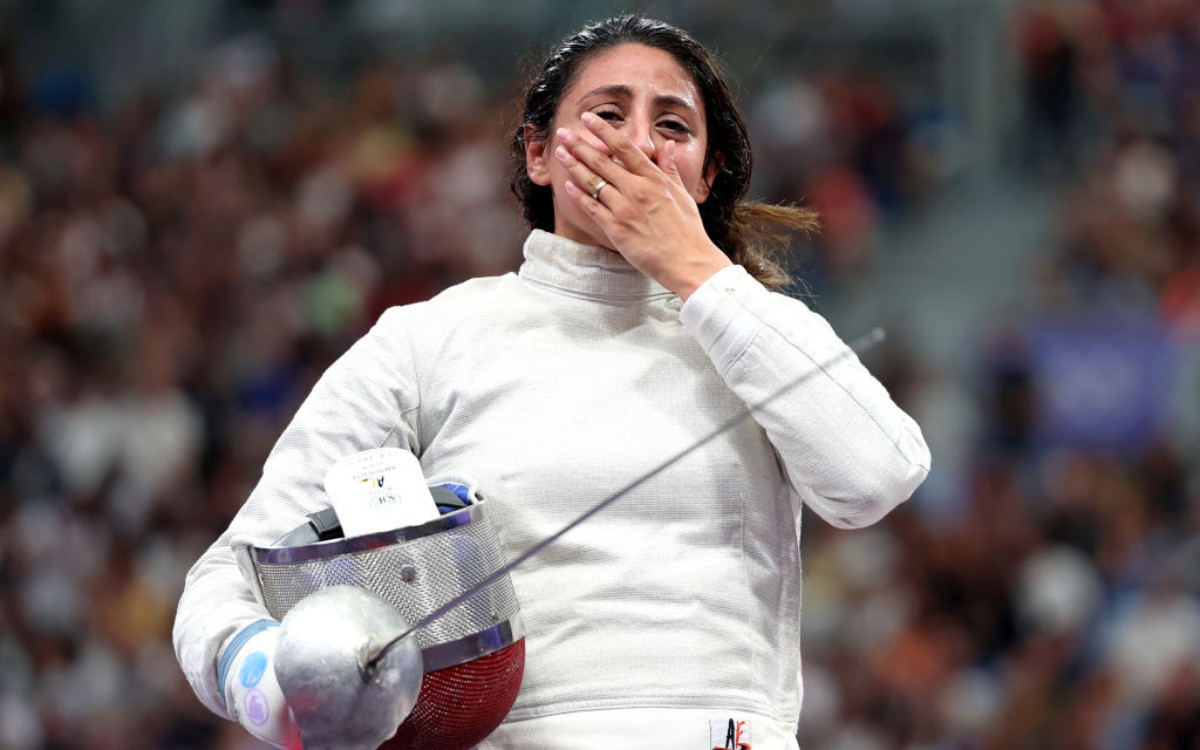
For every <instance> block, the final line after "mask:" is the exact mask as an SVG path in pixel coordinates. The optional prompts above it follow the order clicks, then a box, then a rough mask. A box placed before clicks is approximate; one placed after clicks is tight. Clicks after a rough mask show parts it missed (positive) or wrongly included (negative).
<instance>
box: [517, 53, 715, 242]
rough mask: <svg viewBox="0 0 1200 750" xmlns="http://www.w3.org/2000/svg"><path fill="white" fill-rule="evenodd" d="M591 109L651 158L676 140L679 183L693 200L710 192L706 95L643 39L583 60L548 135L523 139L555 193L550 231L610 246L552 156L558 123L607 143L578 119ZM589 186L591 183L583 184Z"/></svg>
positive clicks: (533, 165)
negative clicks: (570, 192) (570, 191)
mask: <svg viewBox="0 0 1200 750" xmlns="http://www.w3.org/2000/svg"><path fill="white" fill-rule="evenodd" d="M584 112H593V113H595V114H596V115H597V116H599V117H600V118H602V119H604V120H606V121H608V123H609V124H611V125H612V126H613V127H615V128H617V129H618V130H619V131H620V132H621V133H622V134H624V135H625V136H626V137H628V138H629V139H630V140H632V141H633V142H634V143H635V144H637V146H638V147H639V148H641V149H642V151H643V152H645V154H646V155H647V156H649V157H650V158H651V159H652V160H653V161H654V163H656V164H658V166H659V167H660V168H665V163H664V162H663V153H664V152H663V144H665V143H666V142H667V141H668V140H671V141H675V165H676V168H677V169H678V170H679V176H680V178H681V179H682V180H683V184H684V187H686V188H687V190H688V192H690V193H691V194H692V197H693V198H695V199H696V202H697V203H703V202H704V201H705V199H706V198H708V193H709V187H710V185H711V184H712V179H713V177H715V175H716V171H717V167H716V165H715V164H708V165H706V164H705V154H706V153H707V149H708V133H707V129H706V125H705V123H706V120H705V112H704V101H703V98H702V97H701V95H700V91H699V89H698V88H697V87H696V84H695V83H694V82H693V81H692V78H691V76H689V75H688V74H687V72H686V71H685V70H684V69H683V68H682V67H681V66H680V65H679V63H677V62H676V61H675V58H674V57H672V56H671V54H670V53H668V52H664V51H663V50H660V49H657V48H655V47H647V46H645V45H641V44H622V45H620V46H617V47H613V48H612V49H608V50H605V51H604V52H601V53H599V54H597V55H596V56H595V57H593V58H591V59H590V60H588V61H587V62H585V63H583V66H582V68H581V69H580V70H579V72H578V74H577V75H576V77H575V81H574V83H572V84H571V86H570V87H569V88H568V89H567V91H566V93H565V94H563V98H562V101H561V102H560V103H559V105H558V111H557V112H556V113H555V116H554V122H553V123H552V124H551V127H550V129H549V132H548V133H546V137H545V138H544V139H541V140H537V139H526V146H525V163H526V169H527V170H528V171H529V177H530V179H532V180H533V182H534V183H535V184H537V185H542V186H546V185H549V186H550V188H551V190H552V191H553V194H554V233H555V234H558V235H561V236H563V237H566V238H568V239H572V240H575V241H577V242H583V243H586V244H589V245H607V244H608V241H607V240H606V239H605V235H604V232H603V231H601V229H600V227H599V226H597V225H596V223H595V222H594V221H593V220H592V219H591V217H589V216H587V215H586V214H585V213H584V212H583V210H582V209H581V208H580V207H579V205H578V204H577V203H576V202H575V201H574V200H573V199H572V198H571V197H570V196H569V195H567V193H566V190H565V189H564V187H563V185H564V183H566V181H567V169H566V167H565V166H564V165H563V163H562V162H561V161H559V160H558V159H557V158H556V157H555V156H554V150H555V148H556V147H557V146H558V144H559V139H558V137H557V136H556V135H555V132H556V131H557V130H558V128H566V129H568V130H571V131H573V132H575V133H577V134H578V135H579V137H580V138H583V139H585V140H587V141H588V142H589V143H591V144H592V145H594V146H596V147H597V148H600V149H602V150H604V149H605V146H604V145H603V144H602V143H601V142H600V139H599V138H597V137H596V136H595V135H593V134H592V132H591V131H589V130H588V129H587V128H586V127H585V126H584V124H583V122H582V121H581V120H580V117H581V116H582V115H583V113H584ZM579 187H580V188H582V189H583V190H585V191H586V190H588V189H589V188H590V186H589V185H580V186H579Z"/></svg>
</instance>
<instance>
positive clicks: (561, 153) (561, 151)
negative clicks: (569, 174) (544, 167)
mask: <svg viewBox="0 0 1200 750" xmlns="http://www.w3.org/2000/svg"><path fill="white" fill-rule="evenodd" d="M554 155H555V156H557V157H558V158H559V159H561V160H563V161H566V160H567V159H570V158H571V154H570V152H568V151H567V150H566V149H565V148H563V147H562V146H558V147H557V148H555V149H554Z"/></svg>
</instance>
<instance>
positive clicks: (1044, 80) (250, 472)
mask: <svg viewBox="0 0 1200 750" xmlns="http://www.w3.org/2000/svg"><path fill="white" fill-rule="evenodd" d="M1196 19H1200V8H1197V7H1196V3H1194V2H1190V1H1185V0H1156V2H1151V3H1146V2H1132V1H1129V2H1118V1H1116V0H1108V1H1106V2H1100V1H1099V0H1096V1H1095V2H1090V1H1088V0H1078V1H1077V2H1074V3H1058V2H1055V3H1030V4H1026V5H1025V6H1023V8H1022V10H1021V11H1020V12H1019V13H1018V14H1017V16H1016V17H1015V19H1014V29H1013V39H1014V43H1013V49H1014V51H1015V52H1016V53H1017V54H1019V55H1020V56H1021V61H1022V65H1021V70H1022V71H1023V75H1024V76H1025V83H1026V88H1025V92H1026V95H1025V102H1026V105H1027V106H1026V112H1027V118H1026V121H1025V125H1024V127H1025V133H1024V137H1023V138H1022V139H1021V142H1022V144H1025V145H1026V146H1027V148H1026V149H1025V150H1024V151H1023V158H1024V160H1025V161H1024V167H1023V171H1022V175H1021V176H1020V179H1034V178H1036V179H1053V180H1055V181H1056V184H1058V185H1060V187H1061V194H1062V202H1061V209H1060V210H1059V212H1058V216H1059V219H1060V222H1061V225H1060V227H1059V228H1058V230H1057V231H1056V232H1055V233H1054V234H1053V235H1052V236H1051V237H1048V238H1047V242H1046V245H1047V246H1046V248H1045V251H1044V252H1042V253H1039V255H1038V257H1039V258H1040V259H1041V260H1042V263H1040V264H1039V265H1038V267H1037V268H1034V269H1030V270H1031V278H1033V279H1034V280H1035V281H1036V283H1037V284H1039V288H1040V289H1041V290H1042V291H1043V302H1042V303H1041V304H1040V305H1039V306H1038V309H1036V310H1030V311H1027V315H1026V316H1025V317H1023V318H1021V319H1019V320H1017V319H1012V320H1004V321H998V323H997V325H996V328H995V330H994V331H991V332H989V334H988V336H986V337H985V338H984V339H983V341H982V342H981V346H980V350H979V352H978V362H977V367H976V368H975V369H974V370H973V371H972V372H971V373H969V377H970V378H971V386H970V391H971V393H972V396H973V401H972V402H971V403H970V404H968V405H967V407H966V408H967V410H968V411H970V412H971V413H972V414H974V415H976V425H977V427H976V429H975V430H974V431H973V433H972V435H973V437H972V439H971V441H970V444H969V445H967V446H966V448H965V450H966V453H967V456H968V461H967V465H968V470H967V471H966V472H964V473H963V476H962V477H961V478H960V480H959V481H955V482H945V481H942V482H937V481H933V480H934V479H935V478H931V484H932V485H933V486H935V487H937V488H938V490H937V491H938V492H940V493H942V494H944V495H950V496H953V497H952V500H951V501H950V502H938V503H932V502H923V498H921V497H918V498H916V499H915V500H914V501H913V502H912V503H910V504H909V506H905V507H904V508H902V509H901V510H900V511H899V512H897V513H896V514H894V515H893V516H892V517H891V518H890V519H889V520H887V521H886V522H885V523H883V524H881V525H880V526H878V527H875V528H873V529H871V530H867V531H863V532H856V533H846V532H834V531H832V530H829V529H826V528H822V526H821V525H820V524H818V523H810V524H807V525H806V538H805V541H804V551H805V568H806V570H805V580H806V583H805V587H806V596H805V619H804V627H805V634H806V635H805V638H806V641H805V644H804V649H805V669H806V673H805V677H806V698H805V709H804V721H803V722H802V733H801V739H802V745H803V746H804V747H805V748H806V750H874V749H875V748H881V749H882V748H910V749H912V750H917V749H918V748H929V749H933V748H937V749H939V750H940V749H943V748H944V749H946V750H951V749H955V750H957V749H959V748H962V749H964V750H966V749H971V750H974V749H976V748H979V749H980V750H984V749H986V750H990V749H991V748H1102V749H1104V750H1166V749H1170V750H1176V749H1179V750H1182V749H1183V748H1196V747H1200V743H1198V742H1197V739H1196V738H1197V737H1200V600H1198V599H1197V591H1198V589H1197V587H1200V567H1197V566H1198V565H1200V534H1198V533H1200V516H1198V515H1197V512H1198V510H1200V494H1198V491H1197V488H1198V485H1197V479H1198V478H1200V477H1198V475H1197V472H1196V470H1195V469H1194V468H1191V469H1190V470H1189V467H1194V466H1195V465H1196V457H1197V455H1198V454H1200V449H1198V446H1197V444H1196V435H1197V433H1200V427H1198V425H1197V424H1196V422H1197V421H1200V407H1198V408H1197V409H1196V410H1195V411H1194V413H1193V414H1192V416H1191V420H1192V421H1191V422H1189V421H1188V419H1187V418H1186V415H1185V418H1180V417H1179V415H1177V414H1172V413H1171V410H1172V409H1173V408H1176V407H1177V406H1178V404H1179V403H1180V402H1181V401H1180V398H1179V397H1178V393H1179V392H1180V389H1181V388H1182V389H1183V390H1184V392H1186V390H1187V388H1188V387H1190V388H1191V389H1192V391H1193V392H1197V393H1200V378H1198V377H1197V375H1196V373H1197V362H1196V360H1197V357H1196V356H1195V350H1196V348H1197V339H1198V337H1200V252H1198V250H1197V241H1198V240H1200V202H1198V201H1197V199H1198V198H1200V193H1198V192H1197V189H1198V188H1200V75H1198V73H1200V22H1198V21H1197V20H1196ZM518 73H519V71H516V70H514V71H512V75H513V76H514V80H510V81H507V82H506V83H505V84H504V85H498V84H497V83H496V82H495V81H494V80H492V79H485V78H484V77H482V76H481V75H480V74H479V73H478V72H477V71H473V70H472V69H471V68H470V67H469V66H468V65H467V64H466V63H465V62H464V61H462V60H458V59H455V58H453V57H448V58H447V59H444V60H439V61H436V62H430V61H425V62H424V63H423V64H420V65H405V64H398V63H396V62H395V61H388V60H386V59H381V60H379V61H378V62H376V63H371V64H365V65H363V66H361V67H360V68H359V69H358V70H356V71H355V73H354V74H353V76H351V77H350V79H349V80H346V81H342V82H339V83H331V82H329V81H328V80H326V79H325V78H322V77H319V76H316V75H313V74H312V72H311V71H308V70H305V69H303V68H302V66H300V65H298V64H296V63H295V62H294V61H292V60H289V59H288V57H287V56H286V55H283V54H281V53H280V52H279V50H278V49H277V48H276V47H275V46H274V45H272V44H271V42H270V41H269V40H268V39H267V38H265V37H258V36H250V37H241V38H238V39H236V40H234V41H231V42H229V43H226V44H223V45H220V46H218V47H216V48H214V49H213V50H212V51H211V53H210V54H209V55H208V56H207V58H206V62H205V64H204V65H203V66H202V67H201V69H200V70H198V71H197V74H196V76H195V78H194V80H191V81H189V82H188V85H187V86H186V87H185V88H183V89H182V90H172V91H166V90H147V91H145V92H144V93H142V94H141V95H139V96H137V97H135V98H134V99H133V100H132V101H130V102H124V103H121V104H120V105H119V106H115V107H107V108H101V107H98V106H97V102H96V101H95V98H96V95H95V93H94V92H95V87H94V86H93V82H92V81H90V80H89V79H88V77H87V76H86V75H85V74H83V73H82V72H80V71H79V70H73V69H71V68H70V67H68V66H63V67H58V68H54V69H49V70H36V71H35V70H25V69H23V68H22V65H21V63H20V61H19V60H18V59H17V57H16V56H15V54H13V53H11V52H5V51H4V50H0V138H2V148H3V153H2V156H3V162H2V163H0V352H3V357H2V358H0V750H67V749H70V750H110V749H111V750H116V749H121V750H128V749H130V748H135V749H136V748H153V749H158V748H161V749H163V750H168V749H171V750H174V749H179V750H183V749H187V748H195V749H197V750H199V749H201V748H204V749H209V748H223V749H235V748H236V749H238V750H242V749H249V748H256V747H259V745H257V744H256V743H254V742H253V741H252V740H251V739H250V738H249V737H248V736H247V735H246V734H245V733H244V732H242V731H241V730H240V728H238V727H237V726H236V725H233V724H229V723H226V722H222V721H220V720H218V719H216V718H215V717H213V716H211V715H210V714H209V713H208V712H207V711H206V710H205V709H203V708H202V707H201V706H200V705H199V703H198V702H197V701H196V700H195V698H194V697H193V696H192V695H191V692H190V689H189V688H187V686H186V685H185V684H184V683H183V680H182V676H181V675H180V673H179V669H178V667H177V665H176V663H175V659H174V655H173V653H172V651H171V646H170V626H171V622H172V618H173V616H174V607H175V603H176V601H177V598H178V595H179V592H180V589H181V586H182V580H183V576H184V573H185V572H186V570H187V568H188V567H189V566H190V565H191V563H192V562H193V561H194V560H195V559H196V558H197V557H198V556H199V554H200V553H201V552H202V550H203V549H204V548H205V547H206V546H207V545H208V544H209V543H211V541H212V540H213V539H215V538H216V536H217V535H218V534H219V533H220V532H221V531H222V530H223V529H224V527H225V525H226V524H227V523H228V520H229V519H230V517H231V516H232V514H233V513H234V512H236V510H237V508H238V507H239V505H240V504H241V502H242V500H243V499H244V498H245V497H246V496H247V495H248V494H249V491H250V489H251V488H252V486H253V484H254V482H255V481H256V478H257V475H258V472H259V470H260V468H261V465H262V461H263V459H264V457H265V455H266V453H267V451H268V450H269V449H270V447H271V445H272V444H273V442H274V440H275V438H276V436H277V435H278V434H279V432H280V430H281V429H282V428H283V426H284V425H285V424H286V422H287V420H288V419H289V418H290V416H291V414H292V413H293V411H294V410H295V408H296V407H297V406H298V404H299V402H300V400H301V399H303V397H304V396H305V394H306V393H307V392H308V390H309V388H310V387H311V386H312V384H313V383H314V382H315V379H316V378H317V377H318V376H319V375H320V373H321V372H322V371H323V370H324V368H325V367H326V366H327V365H328V364H329V363H330V362H331V361H332V359H333V358H335V357H336V356H337V355H338V354H339V353H340V352H341V351H343V350H344V349H345V348H346V347H347V346H348V344H349V343H350V342H351V341H353V340H354V339H355V338H357V337H358V336H359V335H361V333H362V332H363V331H364V330H365V329H366V328H367V327H368V326H369V325H370V324H371V322H372V321H373V320H374V319H375V318H376V317H377V316H378V314H379V313H380V312H381V311H382V310H383V309H385V308H386V307H388V306H391V305H396V304H404V303H407V302H412V301H417V300H420V299H424V298H427V297H429V296H431V295H432V294H434V293H436V292H437V291H439V290H440V289H443V288H445V287H446V286H448V285H450V284H453V283H455V282H457V281H459V280H462V279H465V278H469V277H472V276H477V275H486V274H496V273H503V272H506V271H509V270H513V269H515V268H516V266H517V265H518V264H519V262H520V246H521V240H522V237H523V234H524V231H525V229H524V227H523V226H522V225H521V223H520V221H519V217H518V212H517V210H516V204H515V201H514V200H513V199H512V197H511V195H510V192H509V188H508V172H509V168H508V162H507V160H508V155H507V141H508V134H509V133H511V132H512V131H511V129H512V128H513V127H515V125H516V123H515V122H514V121H513V120H512V117H513V116H514V115H513V110H512V107H511V103H510V100H511V98H512V96H513V94H514V93H515V91H516V88H517V82H516V81H515V76H516V75H517V74H518ZM744 105H745V108H746V110H747V112H748V114H749V116H750V119H751V124H752V134H753V136H754V139H755V144H756V155H757V157H758V159H757V163H758V165H759V168H758V172H757V175H756V182H755V191H756V193H757V196H758V197H764V198H767V199H769V200H778V201H801V200H804V201H807V202H809V203H811V204H813V205H815V206H816V207H817V208H818V209H819V210H820V211H821V212H822V214H823V218H824V224H825V228H824V232H823V234H822V236H821V238H819V239H817V240H815V241H813V242H811V243H809V245H808V246H806V248H805V252H804V254H803V257H802V258H800V259H799V261H798V264H797V272H798V275H799V276H801V277H802V278H803V279H804V281H805V283H806V285H807V287H808V289H809V290H810V291H811V292H813V293H814V294H816V295H817V296H818V297H819V296H820V295H821V294H831V295H832V294H837V293H838V290H839V288H840V285H841V284H842V282H845V281H849V280H853V279H854V278H856V277H860V276H862V275H867V274H871V273H873V262H872V261H873V258H874V257H875V256H876V255H877V254H878V253H881V252H886V248H881V247H879V245H880V233H881V227H882V226H883V225H884V223H886V222H887V221H889V220H892V219H895V220H898V221H903V219H904V217H905V216H906V215H908V214H909V213H911V212H914V211H919V210H920V207H921V206H922V205H923V203H924V202H925V200H926V199H927V198H929V196H931V195H934V194H936V192H937V191H938V190H939V189H942V186H943V185H945V184H946V183H947V182H948V181H950V180H953V179H955V178H956V177H957V176H958V174H959V171H960V170H961V169H962V164H961V162H960V148H959V143H958V141H959V139H960V137H961V134H960V133H959V132H958V131H957V129H956V126H955V124H954V122H953V120H952V119H951V118H950V117H948V116H947V115H946V114H945V111H944V108H942V107H939V106H937V104H936V101H935V100H934V99H930V98H928V97H924V98H921V97H916V98H914V96H913V95H912V92H911V91H907V90H902V89H897V88H895V87H892V86H890V85H889V82H888V80H887V79H886V78H883V77H879V76H873V75H871V74H870V73H864V72H854V73H851V72H846V71H842V72H839V73H837V74H832V73H831V74H828V75H808V74H806V75H803V76H801V75H798V74H795V73H789V72H787V71H779V72H778V74H777V75H775V76H773V77H772V78H771V79H770V80H769V81H768V82H767V83H766V85H764V86H762V87H761V88H759V89H757V90H755V91H753V92H749V95H748V99H747V100H746V101H745V102H744ZM102 110H104V111H102ZM1189 352H1190V353H1191V354H1190V359H1189ZM1189 368H1190V369H1189ZM878 369H879V371H880V374H881V376H882V377H883V378H884V379H885V381H886V383H887V385H888V386H889V387H890V388H891V389H892V391H893V393H894V394H895V395H896V397H897V398H898V399H899V400H901V401H902V402H903V403H904V404H905V405H906V406H907V407H909V408H910V409H911V410H912V411H913V412H914V413H915V414H916V415H917V416H918V419H919V420H920V419H921V415H922V408H928V404H929V403H931V402H933V403H934V404H935V405H936V402H937V396H938V394H937V389H936V387H935V385H931V382H933V381H932V380H931V379H930V378H929V375H928V373H927V372H925V371H924V370H923V363H921V362H920V361H917V360H915V359H914V358H913V356H911V354H906V353H905V352H903V351H893V352H892V353H891V354H890V356H888V357H887V359H886V360H885V361H884V362H882V363H880V364H879V366H878ZM1188 378H1191V380H1190V381H1189V380H1188ZM1184 403H1189V402H1187V401H1186V399H1184ZM1190 403H1191V404H1192V405H1196V399H1195V398H1193V400H1192V401H1191V402H1190ZM923 405H924V406H923ZM937 460H938V458H937V457H936V456H935V463H936V462H937Z"/></svg>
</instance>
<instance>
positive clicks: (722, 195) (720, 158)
mask: <svg viewBox="0 0 1200 750" xmlns="http://www.w3.org/2000/svg"><path fill="white" fill-rule="evenodd" d="M621 44H642V45H645V46H647V47H654V48H657V49H661V50H663V51H664V52H667V53H668V54H670V55H671V56H672V57H674V58H675V60H676V62H678V63H679V65H680V67H682V68H683V69H684V70H685V71H686V72H687V73H688V75H689V76H690V77H691V79H692V81H693V82H694V83H695V84H696V88H697V89H699V90H700V94H701V96H702V97H703V100H704V112H705V117H706V120H707V122H706V126H707V131H708V153H707V154H705V161H706V164H711V163H713V162H714V161H715V163H716V164H717V167H718V169H717V173H716V177H715V178H714V179H713V183H712V186H711V190H710V192H709V195H708V198H707V199H706V200H705V201H704V203H702V204H700V216H701V218H702V219H703V220H704V229H705V231H707V232H708V236H709V237H710V238H711V239H712V241H713V242H714V243H715V244H716V245H717V247H719V248H721V250H722V251H724V252H725V254H726V255H728V256H729V257H730V259H731V260H732V261H733V262H734V263H738V264H740V265H742V266H744V267H745V268H746V270H747V271H749V272H750V273H751V275H753V276H754V277H755V278H757V279H758V280H759V281H761V282H763V283H764V284H766V285H768V286H771V287H779V286H784V285H786V284H788V283H791V281H792V279H791V277H790V276H789V274H788V273H787V271H785V270H784V269H783V267H782V266H781V265H780V263H779V261H778V260H776V258H777V256H778V254H779V252H780V249H781V247H782V244H783V240H785V239H786V237H785V236H784V235H782V234H780V233H779V232H778V231H775V230H774V229H773V228H772V227H773V226H774V227H783V228H788V229H802V230H805V231H812V230H815V229H816V227H817V215H816V212H815V211H813V210H811V209H807V208H800V207H797V206H776V205H767V204H762V203H746V202H744V198H745V197H746V190H747V189H748V188H749V187H750V171H751V168H752V165H753V157H752V154H751V151H750V138H749V135H748V133H747V129H746V121H745V118H743V117H742V113H741V111H740V110H739V109H738V106H737V103H736V102H735V101H734V97H733V94H732V92H731V91H730V90H729V86H728V85H727V84H726V82H725V77H724V75H723V72H722V70H721V68H720V65H719V64H718V63H717V61H716V59H715V58H714V57H713V56H712V54H711V53H709V51H708V50H707V49H705V48H704V46H703V45H701V44H700V43H699V42H697V41H696V40H695V39H693V38H692V37H691V36H689V35H688V34H687V33H686V32H684V31H682V30H680V29H677V28H675V27H674V26H671V25H669V24H666V23H663V22H662V21H656V20H653V19H649V18H643V17H640V16H634V15H624V16H618V17H616V18H610V19H608V20H605V21H600V22H599V23H593V24H589V25H587V26H585V27H584V28H583V29H581V30H580V31H578V32H577V33H575V34H573V35H571V36H569V37H567V38H566V39H564V40H563V41H562V42H561V43H560V44H559V45H558V46H557V48H556V49H555V50H554V52H553V53H552V54H551V55H550V56H549V57H548V58H546V61H545V62H544V63H543V64H542V66H541V68H540V69H539V70H538V71H537V72H536V74H535V75H534V76H533V78H532V80H531V82H530V83H529V85H528V86H527V88H526V90H525V97H524V102H523V106H522V110H521V123H520V125H519V126H518V127H517V129H516V132H515V133H514V135H513V139H512V143H511V156H512V161H513V178H512V183H511V185H512V190H513V192H514V193H515V194H516V196H517V198H518V200H520V201H521V205H522V206H523V207H524V212H525V220H526V221H528V222H529V224H530V226H532V227H533V228H535V229H545V230H547V231H553V229H554V198H553V195H552V194H551V191H550V188H549V187H547V186H544V185H537V184H535V183H534V182H533V180H531V179H530V178H529V173H528V172H527V171H526V168H525V139H526V137H527V134H528V136H529V137H536V138H545V137H546V136H547V133H548V131H549V129H550V127H551V124H552V123H553V121H554V115H555V113H556V112H557V111H558V106H559V104H560V103H561V101H562V98H563V95H564V94H565V93H566V91H567V89H568V88H570V86H571V84H572V83H573V82H574V80H575V78H576V76H577V75H578V72H579V70H580V68H581V67H582V65H583V63H585V62H586V61H587V60H589V59H590V58H591V57H593V56H595V55H596V54H598V53H600V52H602V51H604V50H607V49H611V48H613V47H616V46H619V45H621Z"/></svg>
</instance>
